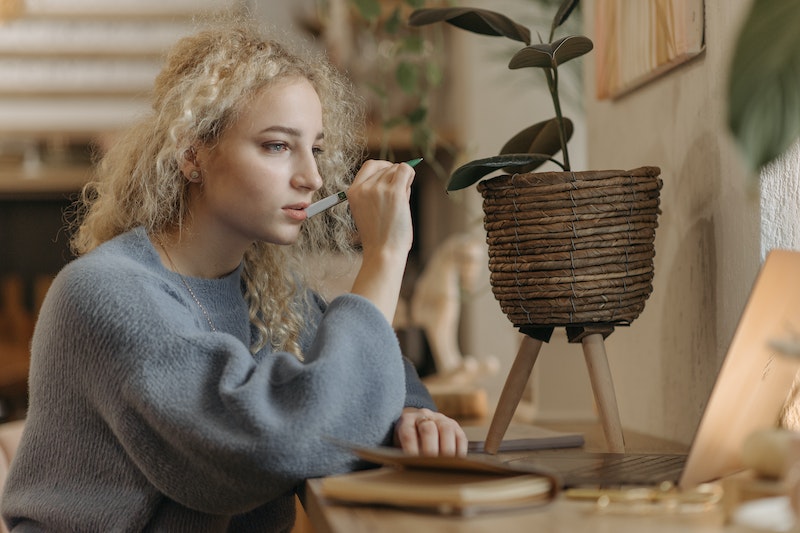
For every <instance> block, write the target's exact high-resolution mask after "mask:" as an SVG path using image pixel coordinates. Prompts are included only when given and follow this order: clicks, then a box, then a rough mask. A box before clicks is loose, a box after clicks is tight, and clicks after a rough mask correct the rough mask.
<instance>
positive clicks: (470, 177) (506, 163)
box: [447, 154, 552, 191]
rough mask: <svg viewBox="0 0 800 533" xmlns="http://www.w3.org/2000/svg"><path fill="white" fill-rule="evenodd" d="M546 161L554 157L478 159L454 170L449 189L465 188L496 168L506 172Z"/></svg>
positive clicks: (531, 155)
mask: <svg viewBox="0 0 800 533" xmlns="http://www.w3.org/2000/svg"><path fill="white" fill-rule="evenodd" d="M545 161H552V159H551V158H550V157H549V156H547V155H546V154H503V155H497V156H494V157H487V158H486V159H476V160H475V161H470V162H469V163H467V164H465V165H462V166H460V167H458V168H457V169H456V170H455V172H453V174H452V175H451V176H450V180H449V181H448V182H447V190H448V191H457V190H459V189H465V188H467V187H469V186H470V185H473V184H474V183H477V182H478V181H480V180H481V178H483V177H484V176H486V175H487V174H491V173H492V172H494V171H495V170H499V169H504V170H506V172H513V171H514V169H519V168H525V167H527V166H530V165H531V164H532V163H536V162H540V163H543V162H545ZM509 169H511V170H509Z"/></svg>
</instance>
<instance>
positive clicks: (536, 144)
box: [500, 117, 575, 172]
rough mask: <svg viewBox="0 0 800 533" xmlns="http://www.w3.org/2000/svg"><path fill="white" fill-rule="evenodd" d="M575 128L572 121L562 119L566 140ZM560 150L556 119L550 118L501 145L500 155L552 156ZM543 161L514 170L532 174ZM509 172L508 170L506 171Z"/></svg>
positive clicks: (570, 136)
mask: <svg viewBox="0 0 800 533" xmlns="http://www.w3.org/2000/svg"><path fill="white" fill-rule="evenodd" d="M574 130H575V128H574V126H573V124H572V121H571V120H570V119H568V118H566V117H565V118H564V134H565V137H566V140H567V141H569V140H570V139H571V138H572V133H573V132H574ZM560 150H561V138H560V136H559V127H558V119H557V118H551V119H550V120H545V121H543V122H539V123H537V124H534V125H533V126H530V127H528V128H525V129H524V130H522V131H521V132H519V133H517V134H516V135H514V136H513V137H512V138H511V139H509V141H508V142H507V143H506V144H505V145H503V148H502V149H501V150H500V154H524V153H531V154H544V155H548V156H552V155H555V154H557V153H558V152H559V151H560ZM544 162H545V161H537V162H536V163H535V164H533V165H531V166H529V167H523V168H518V169H516V172H533V171H534V170H536V169H537V168H538V167H540V166H541V165H542V163H544ZM506 170H507V171H508V172H511V170H510V169H506Z"/></svg>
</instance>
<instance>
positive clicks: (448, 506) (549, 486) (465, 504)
mask: <svg viewBox="0 0 800 533" xmlns="http://www.w3.org/2000/svg"><path fill="white" fill-rule="evenodd" d="M355 451H356V453H357V455H359V457H361V458H362V459H364V460H366V461H369V462H371V463H375V464H378V465H381V466H379V467H378V468H374V469H370V470H361V471H357V472H351V473H348V474H342V475H338V476H330V477H327V478H324V479H323V480H322V482H321V489H322V494H323V495H324V496H325V497H326V498H328V499H330V500H333V501H337V502H344V503H350V504H365V505H380V506H392V507H402V508H405V509H415V510H421V511H428V512H436V513H442V514H458V515H471V514H478V513H484V512H491V511H501V510H508V509H515V508H519V507H530V506H536V505H542V504H544V503H547V502H549V501H551V500H552V499H553V497H554V496H555V494H556V493H557V491H558V490H559V488H560V483H559V481H558V479H557V478H555V477H554V476H553V475H551V474H550V473H548V472H544V471H541V470H539V469H533V468H528V467H522V468H520V467H517V466H511V465H508V464H506V463H504V462H502V461H500V460H498V459H496V458H493V457H486V456H477V457H473V456H468V457H416V456H409V455H405V454H403V452H402V451H400V450H398V449H395V448H358V449H355Z"/></svg>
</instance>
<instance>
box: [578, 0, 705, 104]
mask: <svg viewBox="0 0 800 533" xmlns="http://www.w3.org/2000/svg"><path fill="white" fill-rule="evenodd" d="M703 10H704V0H596V2H595V20H594V22H595V39H594V41H595V48H596V58H597V63H596V69H595V87H596V95H597V98H598V99H601V100H602V99H608V98H617V97H620V96H622V95H625V94H627V93H629V92H630V91H632V90H634V89H636V88H637V87H640V86H642V85H643V84H645V83H648V82H649V81H651V80H653V79H655V78H657V77H659V76H661V75H663V74H664V73H665V72H667V71H669V70H671V69H674V68H675V67H677V66H678V65H680V64H682V63H685V62H686V61H689V60H690V59H692V58H694V57H696V56H697V55H699V54H701V53H702V52H703V50H704V49H705V39H704V27H705V23H704V20H705V17H704V12H703Z"/></svg>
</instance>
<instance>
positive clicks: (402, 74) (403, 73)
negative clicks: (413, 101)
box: [394, 61, 418, 94]
mask: <svg viewBox="0 0 800 533" xmlns="http://www.w3.org/2000/svg"><path fill="white" fill-rule="evenodd" d="M394 77H395V79H396V80H397V83H398V84H399V85H400V88H401V89H402V90H403V92H404V93H406V94H414V93H415V92H416V89H417V80H418V76H417V68H416V67H415V66H414V65H413V64H412V63H409V62H408V61H401V62H400V63H398V64H397V68H396V69H395V72H394Z"/></svg>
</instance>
